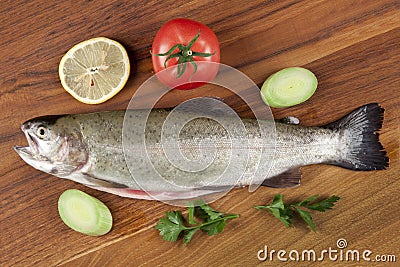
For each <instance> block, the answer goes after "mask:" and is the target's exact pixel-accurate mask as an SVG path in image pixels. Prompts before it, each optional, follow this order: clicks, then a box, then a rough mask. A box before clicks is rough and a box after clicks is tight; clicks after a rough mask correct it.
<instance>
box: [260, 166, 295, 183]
mask: <svg viewBox="0 0 400 267" xmlns="http://www.w3.org/2000/svg"><path fill="white" fill-rule="evenodd" d="M300 181H301V170H300V167H298V168H292V169H289V170H287V171H285V172H283V173H281V174H278V175H276V176H274V177H271V178H268V179H265V180H264V182H263V183H262V184H261V185H262V186H267V187H274V188H290V187H296V186H299V185H300Z"/></svg>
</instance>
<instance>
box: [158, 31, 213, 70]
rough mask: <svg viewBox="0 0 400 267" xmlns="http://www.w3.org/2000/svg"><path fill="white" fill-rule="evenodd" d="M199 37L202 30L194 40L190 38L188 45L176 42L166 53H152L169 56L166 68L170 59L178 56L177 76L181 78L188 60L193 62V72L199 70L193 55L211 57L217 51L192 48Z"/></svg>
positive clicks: (166, 60) (165, 62)
mask: <svg viewBox="0 0 400 267" xmlns="http://www.w3.org/2000/svg"><path fill="white" fill-rule="evenodd" d="M199 37H200V30H199V31H198V33H197V34H196V36H195V37H194V38H193V39H192V40H190V42H189V43H188V44H187V45H186V46H184V45H183V44H176V45H174V46H173V47H171V48H170V49H169V50H168V51H167V52H165V53H160V54H153V53H152V55H154V56H168V57H167V58H166V59H165V61H164V68H167V62H168V60H170V59H172V58H176V57H177V58H178V63H177V65H178V66H177V67H178V69H177V78H180V77H181V76H182V75H183V73H184V72H185V70H186V67H187V66H186V65H187V63H188V62H190V63H192V65H193V68H194V71H193V73H195V72H196V71H197V64H196V62H195V60H194V59H193V57H211V56H212V55H214V54H215V52H214V53H203V52H194V51H192V50H191V48H192V46H193V44H194V43H195V42H196V41H197V39H199ZM176 49H179V52H177V53H173V52H174V51H175V50H176Z"/></svg>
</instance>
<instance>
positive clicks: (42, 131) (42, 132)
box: [36, 126, 47, 139]
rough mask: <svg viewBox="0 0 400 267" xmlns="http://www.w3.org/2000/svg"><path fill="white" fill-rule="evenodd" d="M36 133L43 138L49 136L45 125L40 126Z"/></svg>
mask: <svg viewBox="0 0 400 267" xmlns="http://www.w3.org/2000/svg"><path fill="white" fill-rule="evenodd" d="M36 135H37V136H38V137H39V138H41V139H43V138H45V137H46V136H47V129H46V128H45V127H44V126H39V127H38V128H37V130H36Z"/></svg>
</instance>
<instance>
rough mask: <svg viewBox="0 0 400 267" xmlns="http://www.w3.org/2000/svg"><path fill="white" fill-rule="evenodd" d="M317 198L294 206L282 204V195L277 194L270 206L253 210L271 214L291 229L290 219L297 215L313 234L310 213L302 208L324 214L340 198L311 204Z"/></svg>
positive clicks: (336, 197) (316, 196)
mask: <svg viewBox="0 0 400 267" xmlns="http://www.w3.org/2000/svg"><path fill="white" fill-rule="evenodd" d="M317 198H318V195H314V196H311V197H309V198H307V199H305V200H303V201H301V202H298V203H295V204H284V203H283V195H282V194H277V195H275V197H274V199H273V200H272V203H271V204H269V205H265V206H255V207H254V208H256V209H258V210H265V211H266V212H270V213H272V215H274V216H275V217H276V218H277V219H278V220H280V221H281V222H282V223H283V224H284V225H285V226H286V227H293V222H292V218H293V216H294V215H295V214H296V213H297V214H298V215H300V217H301V218H302V219H303V220H304V221H305V222H306V223H307V224H308V225H309V226H310V228H311V230H313V231H314V232H315V231H316V230H315V225H314V222H313V220H312V217H311V213H310V212H309V211H306V210H304V209H302V208H307V209H309V210H316V211H320V212H324V211H326V210H330V209H332V207H333V206H334V205H335V202H336V201H338V200H339V199H340V197H338V196H335V195H333V196H331V197H328V198H326V199H322V200H320V201H318V202H314V203H311V202H313V201H315V200H316V199H317ZM301 207H302V208H301Z"/></svg>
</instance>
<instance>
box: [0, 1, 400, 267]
mask: <svg viewBox="0 0 400 267" xmlns="http://www.w3.org/2000/svg"><path fill="white" fill-rule="evenodd" d="M176 17H187V18H191V19H194V20H198V21H200V22H203V23H205V24H207V25H208V26H209V27H210V28H212V29H213V30H214V31H215V33H216V35H217V36H218V38H219V41H220V45H221V55H222V58H221V62H223V63H225V64H228V65H230V66H233V67H235V68H237V69H239V70H240V71H242V72H243V73H245V74H246V75H248V76H249V77H250V78H251V79H253V80H254V81H255V83H256V84H258V85H261V84H262V83H263V81H264V80H265V79H266V78H267V77H268V76H269V75H270V74H272V73H273V72H275V71H277V70H279V69H282V68H284V67H289V66H303V67H306V68H308V69H310V70H312V71H313V72H314V73H315V74H316V76H317V77H318V80H319V86H318V90H317V92H316V94H315V95H314V96H313V97H312V98H311V99H310V100H308V101H307V102H305V103H303V104H301V105H298V106H296V107H293V108H286V109H273V113H274V115H275V116H276V117H277V118H280V117H284V116H289V115H290V116H297V117H298V118H299V119H300V121H301V123H302V124H304V125H321V124H325V123H328V122H330V121H333V120H336V119H338V118H340V117H341V116H343V115H345V114H347V113H348V112H349V111H351V110H353V109H354V108H356V107H358V106H361V105H363V104H366V103H370V102H378V103H379V104H380V105H382V107H384V108H385V110H386V112H385V119H384V124H383V128H382V131H381V135H380V138H381V141H382V143H383V145H384V147H385V149H386V151H387V153H388V156H389V158H390V167H389V168H388V169H387V170H384V171H372V172H354V171H349V170H345V169H342V168H339V167H335V166H325V165H319V166H317V165H315V166H307V167H304V168H303V181H302V185H301V186H300V187H298V188H295V189H271V188H259V189H258V190H257V191H256V192H254V193H249V192H248V190H247V189H246V188H242V189H235V190H232V191H231V192H230V193H229V194H228V195H226V196H225V197H223V198H221V199H219V200H218V201H216V202H215V203H213V204H212V206H213V207H214V208H215V209H218V210H221V211H225V212H228V213H238V214H240V218H239V219H236V220H233V221H230V222H229V223H228V225H227V226H226V228H225V230H224V232H223V233H222V234H220V235H216V236H211V237H208V236H206V235H204V234H198V235H197V236H195V237H194V239H193V241H192V242H191V243H190V244H189V245H187V246H184V245H183V244H182V243H181V242H176V243H169V242H167V241H163V240H162V238H161V237H160V236H159V233H158V231H157V230H155V229H154V226H155V224H156V222H157V221H158V220H159V218H160V217H161V216H163V215H164V214H165V212H166V211H170V210H173V209H175V207H172V206H168V205H166V204H163V203H160V202H155V201H143V200H132V199H126V198H122V197H118V196H114V195H111V194H107V193H102V192H98V191H95V190H92V189H89V188H86V187H84V186H82V185H79V184H77V183H74V182H71V181H68V180H63V179H58V178H56V177H54V176H51V175H47V174H45V173H42V172H39V171H37V170H35V169H33V168H32V167H30V166H28V165H27V164H25V162H23V161H22V160H21V159H20V158H19V157H18V155H17V154H16V153H15V152H14V151H13V146H14V145H24V144H26V140H25V138H24V136H23V134H22V132H21V131H20V128H19V127H20V124H21V123H23V122H24V121H25V120H27V119H29V118H32V117H35V116H39V115H48V114H65V113H83V112H94V111H100V110H115V109H124V108H126V107H127V105H128V103H129V100H130V98H131V97H132V95H133V93H134V92H135V91H136V90H137V88H138V87H139V86H140V85H141V83H142V82H144V81H145V80H146V79H147V78H149V77H150V76H151V75H153V71H152V65H151V58H150V54H149V51H150V49H151V44H152V40H153V38H154V36H155V34H156V32H157V30H158V29H159V28H160V27H161V26H162V25H163V24H164V23H165V22H167V21H168V20H170V19H172V18H176ZM0 22H1V23H0V33H1V34H0V36H1V38H0V51H1V52H0V77H1V79H0V96H1V97H0V110H1V114H2V116H1V118H0V120H1V123H0V152H1V159H0V162H1V168H0V211H1V212H0V226H1V227H0V266H54V265H65V266H142V265H148V266H182V265H184V266H207V265H208V266H227V265H236V266H253V265H258V264H259V265H271V266H273V265H275V266H281V265H283V264H285V265H286V264H290V265H295V264H296V265H297V264H299V263H300V265H301V266H307V265H310V264H311V262H309V261H307V260H306V261H301V260H300V262H294V261H290V260H289V262H287V263H284V262H282V261H280V260H279V259H278V258H277V256H276V254H274V257H273V259H272V260H271V259H270V258H268V259H267V260H266V261H260V260H259V259H258V257H257V254H258V252H259V251H260V250H263V249H264V248H265V246H267V247H268V250H269V251H270V250H276V251H278V250H285V251H287V254H286V257H288V253H289V252H290V251H291V250H297V251H299V252H300V253H301V252H302V251H303V250H315V251H316V252H317V253H321V251H323V250H324V249H325V250H328V249H329V248H331V249H338V247H337V241H338V240H339V239H341V238H342V239H345V240H346V241H347V247H346V248H343V249H342V250H341V251H342V252H343V253H346V251H347V250H359V251H360V253H361V252H363V251H364V250H370V251H372V254H371V255H370V259H371V260H375V257H376V256H377V255H378V256H379V255H382V256H385V255H386V258H384V257H381V259H386V260H389V257H388V256H387V255H395V256H396V257H397V261H400V249H399V244H400V231H399V229H400V221H399V217H400V208H399V207H400V195H399V189H400V179H399V176H400V175H399V174H400V162H399V137H400V133H399V119H398V117H399V102H400V71H399V67H400V45H399V44H400V3H399V1H393V0H380V1H375V0H365V1H345V0H343V1H342V0H340V1H339V0H338V1H328V0H320V1H311V0H310V1H298V0H282V1H236V0H230V1H208V0H202V1H169V0H167V1H143V0H140V1H70V2H69V1H64V2H57V1H44V0H38V1H3V2H2V4H1V6H0ZM97 36H106V37H109V38H112V39H116V40H118V41H120V42H121V43H122V44H123V45H124V46H125V47H126V49H127V50H128V53H129V56H130V58H131V62H132V66H133V69H132V73H131V76H130V78H129V82H128V84H127V86H126V87H125V88H124V89H123V90H122V91H121V92H120V93H119V94H118V95H117V96H115V97H114V98H113V99H111V100H109V101H108V102H106V103H104V104H101V105H96V106H91V105H85V104H81V103H79V102H77V101H76V100H75V99H73V98H72V97H71V96H70V95H69V94H68V93H66V92H65V91H64V90H63V88H62V87H61V84H60V82H59V79H58V63H59V61H60V59H61V57H62V56H63V54H64V53H65V52H66V51H67V50H68V49H69V48H71V47H72V46H73V45H74V44H76V43H78V42H81V41H83V40H86V39H89V38H92V37H97ZM198 96H218V97H221V98H222V99H223V101H224V102H225V103H227V104H228V105H230V106H232V107H233V108H234V109H235V110H237V111H238V113H239V114H240V115H242V116H249V114H250V112H249V110H248V108H247V107H246V106H244V105H243V103H242V102H241V101H240V99H239V98H238V97H237V96H236V95H235V94H234V93H232V92H231V91H229V90H228V89H224V88H219V87H215V86H210V85H207V86H204V87H202V88H199V89H196V90H192V91H173V92H170V93H168V94H167V95H166V96H165V97H163V98H162V99H161V101H160V102H159V103H158V104H157V107H167V106H168V107H170V106H175V105H177V104H179V103H181V102H182V101H184V100H186V99H190V98H193V97H198ZM255 99H257V96H255ZM144 101H145V100H144ZM257 101H258V102H260V101H261V100H260V99H259V98H258V100H257ZM260 103H261V102H260ZM69 188H77V189H81V190H83V191H85V192H87V193H89V194H91V195H93V196H95V197H97V198H99V199H100V200H102V201H103V202H104V203H106V204H107V206H108V207H109V208H110V209H111V211H112V214H113V217H114V226H113V230H112V231H111V232H110V233H109V234H107V235H105V236H102V237H90V236H85V235H82V234H79V233H77V232H74V231H72V230H70V229H69V228H68V227H67V226H66V225H64V224H63V222H62V221H61V220H60V218H59V216H58V212H57V200H58V197H59V196H60V194H61V193H62V192H63V191H64V190H66V189H69ZM277 193H283V194H284V195H285V200H287V201H288V202H291V201H298V200H301V199H304V198H305V197H308V196H311V195H314V194H320V195H322V196H328V195H333V194H335V195H339V196H341V198H342V199H341V200H340V201H339V202H338V203H337V205H336V206H335V208H334V209H333V210H331V211H328V212H326V213H323V214H314V220H315V223H316V227H317V232H316V233H313V232H311V231H310V230H309V229H308V228H306V227H305V225H304V224H302V223H301V222H300V221H295V223H296V227H295V228H290V229H287V228H285V227H284V226H283V225H282V224H281V223H279V222H278V221H277V220H276V219H274V218H273V217H272V216H271V215H269V214H266V213H264V212H262V211H257V210H255V209H254V208H253V206H255V205H262V204H264V203H267V202H270V201H271V199H272V198H273V196H274V195H275V194H277ZM338 253H339V252H338ZM260 255H261V256H262V255H263V254H262V253H261V254H260ZM318 256H320V254H318ZM343 257H345V256H343ZM300 259H301V258H300ZM343 259H344V260H342V261H340V258H339V259H337V260H336V261H332V260H329V257H328V255H326V256H325V258H324V260H321V261H318V260H317V261H318V263H319V264H321V265H325V266H331V265H333V264H335V263H336V264H341V265H343V266H356V265H357V266H360V265H366V264H367V262H366V261H364V260H363V259H360V262H346V261H345V258H343ZM376 260H378V258H376ZM370 263H373V264H375V265H376V266H395V263H390V262H389V263H388V262H386V263H384V264H383V263H382V262H379V263H378V262H377V261H375V262H370Z"/></svg>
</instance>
